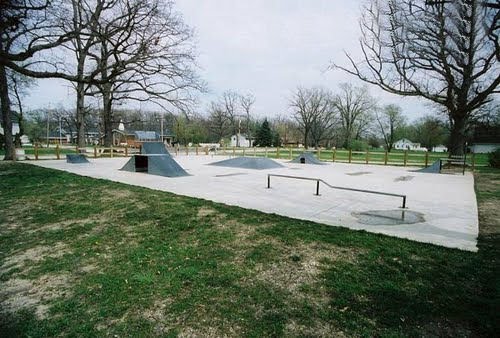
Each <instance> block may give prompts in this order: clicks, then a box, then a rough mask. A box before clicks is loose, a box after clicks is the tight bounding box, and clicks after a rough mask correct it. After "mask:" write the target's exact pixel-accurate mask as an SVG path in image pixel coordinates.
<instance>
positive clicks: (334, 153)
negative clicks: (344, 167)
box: [332, 148, 337, 162]
mask: <svg viewBox="0 0 500 338" xmlns="http://www.w3.org/2000/svg"><path fill="white" fill-rule="evenodd" d="M336 153H337V149H336V148H333V153H332V162H335V155H336Z"/></svg>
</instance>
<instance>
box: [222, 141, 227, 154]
mask: <svg viewBox="0 0 500 338" xmlns="http://www.w3.org/2000/svg"><path fill="white" fill-rule="evenodd" d="M226 148H227V146H226V145H225V144H224V148H222V150H223V152H224V155H226Z"/></svg>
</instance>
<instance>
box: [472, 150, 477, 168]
mask: <svg viewBox="0 0 500 338" xmlns="http://www.w3.org/2000/svg"><path fill="white" fill-rule="evenodd" d="M471 160H472V164H471V165H472V171H474V168H475V167H476V153H472V159H471Z"/></svg>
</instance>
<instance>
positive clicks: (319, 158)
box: [318, 148, 321, 161]
mask: <svg viewBox="0 0 500 338" xmlns="http://www.w3.org/2000/svg"><path fill="white" fill-rule="evenodd" d="M318 160H320V161H321V149H320V148H318Z"/></svg>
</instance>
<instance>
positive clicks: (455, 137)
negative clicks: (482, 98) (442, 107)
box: [448, 113, 467, 156]
mask: <svg viewBox="0 0 500 338" xmlns="http://www.w3.org/2000/svg"><path fill="white" fill-rule="evenodd" d="M450 115H452V114H451V113H450ZM452 116H453V118H452V124H451V133H450V143H449V147H448V151H449V153H450V155H459V156H462V155H464V146H465V141H466V134H465V132H466V127H467V117H466V115H463V114H453V115H452Z"/></svg>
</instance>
